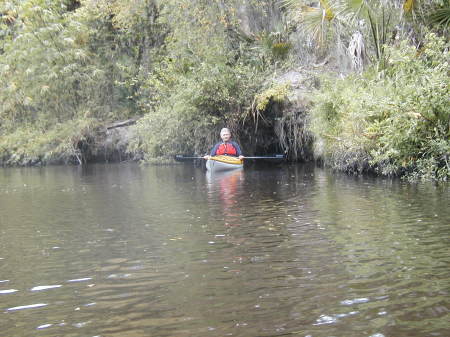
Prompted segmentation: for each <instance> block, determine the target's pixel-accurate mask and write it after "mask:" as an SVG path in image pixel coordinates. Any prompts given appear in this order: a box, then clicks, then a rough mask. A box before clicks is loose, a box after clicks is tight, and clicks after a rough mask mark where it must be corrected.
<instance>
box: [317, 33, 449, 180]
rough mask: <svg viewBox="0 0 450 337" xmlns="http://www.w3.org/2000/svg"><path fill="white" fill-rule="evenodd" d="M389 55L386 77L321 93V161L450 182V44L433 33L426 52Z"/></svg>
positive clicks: (397, 50)
mask: <svg viewBox="0 0 450 337" xmlns="http://www.w3.org/2000/svg"><path fill="white" fill-rule="evenodd" d="M386 53H387V60H388V64H387V66H386V69H385V70H384V71H383V72H381V73H379V72H376V71H369V72H367V73H365V74H364V75H362V76H358V75H352V76H349V77H347V78H345V79H342V80H336V79H334V80H329V81H328V82H327V84H326V85H324V86H323V88H322V89H321V90H320V92H319V93H318V94H317V95H316V98H315V101H316V105H315V108H314V109H313V111H312V112H311V130H312V132H313V133H314V135H315V137H316V148H315V153H316V156H317V157H319V158H321V159H323V160H324V161H325V162H327V163H328V164H330V165H331V166H333V167H335V168H339V169H343V170H350V171H352V170H356V171H364V170H368V169H372V170H375V171H377V172H379V173H381V174H383V175H398V174H406V176H407V177H409V178H410V179H414V178H426V179H437V180H447V179H448V178H449V174H450V163H449V160H450V158H449V156H450V141H449V137H450V133H449V124H450V109H449V106H448V97H449V77H448V66H449V45H448V43H446V42H445V40H444V39H443V38H438V37H437V36H436V35H434V34H429V35H428V36H427V38H426V41H425V44H424V46H423V47H422V48H420V49H416V48H414V47H411V46H408V45H407V44H406V42H404V43H401V44H400V45H398V46H396V47H389V48H387V49H386Z"/></svg>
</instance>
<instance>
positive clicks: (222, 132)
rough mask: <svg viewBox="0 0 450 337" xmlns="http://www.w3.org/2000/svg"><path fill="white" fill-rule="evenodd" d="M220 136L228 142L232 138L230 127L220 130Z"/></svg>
mask: <svg viewBox="0 0 450 337" xmlns="http://www.w3.org/2000/svg"><path fill="white" fill-rule="evenodd" d="M220 138H222V140H223V141H224V142H228V141H229V140H230V138H231V132H230V129H228V128H223V129H222V130H220Z"/></svg>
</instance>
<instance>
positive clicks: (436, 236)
mask: <svg viewBox="0 0 450 337" xmlns="http://www.w3.org/2000/svg"><path fill="white" fill-rule="evenodd" d="M449 201H450V190H449V185H444V186H435V185H433V184H430V183H427V184H418V185H410V184H407V183H403V182H401V181H398V180H387V179H380V178H372V177H350V176H346V175H340V174H336V173H330V172H328V171H326V170H323V169H320V168H315V167H312V166H302V165H299V166H282V167H266V168H258V167H249V168H246V169H245V170H244V171H237V172H232V173H227V174H222V175H214V176H210V175H208V174H206V173H205V172H204V171H202V170H201V169H200V168H195V167H194V166H192V165H189V164H187V165H181V166H167V167H165V166H164V167H140V166H138V165H137V164H117V165H92V166H86V167H47V168H21V169H17V168H14V169H0V235H1V236H0V336H5V337H6V336H8V337H12V336H104V337H106V336H117V337H118V336H120V337H132V336H133V337H134V336H180V337H187V336H195V337H197V336H199V337H202V336H243V337H253V336H303V337H306V336H308V337H322V336H324V337H325V336H342V337H352V336H367V337H369V336H371V337H383V336H384V337H402V336H405V337H406V336H408V337H413V336H421V337H423V336H450V326H449V322H450V312H449V310H450V304H449V291H450V269H449V262H450V249H449V242H450V240H449V239H450V207H449V205H450V202H449Z"/></svg>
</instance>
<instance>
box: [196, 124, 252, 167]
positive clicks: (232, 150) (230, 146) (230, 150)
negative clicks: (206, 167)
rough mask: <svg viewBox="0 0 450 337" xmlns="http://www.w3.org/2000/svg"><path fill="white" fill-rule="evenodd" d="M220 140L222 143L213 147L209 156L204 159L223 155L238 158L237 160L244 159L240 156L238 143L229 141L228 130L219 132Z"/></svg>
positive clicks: (224, 129) (229, 134) (229, 133)
mask: <svg viewBox="0 0 450 337" xmlns="http://www.w3.org/2000/svg"><path fill="white" fill-rule="evenodd" d="M220 138H222V141H221V142H219V143H217V144H216V145H214V147H213V148H212V150H211V153H210V154H209V155H206V156H204V157H203V158H205V159H210V158H211V157H213V156H219V155H225V156H233V157H239V159H241V160H242V159H244V156H243V155H242V151H241V148H240V147H239V145H238V143H236V142H234V141H232V140H230V138H231V132H230V129H228V128H223V129H222V130H220Z"/></svg>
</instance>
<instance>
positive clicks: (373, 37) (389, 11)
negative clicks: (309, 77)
mask: <svg viewBox="0 0 450 337" xmlns="http://www.w3.org/2000/svg"><path fill="white" fill-rule="evenodd" d="M449 2H450V0H439V1H436V0H317V1H307V0H281V3H282V5H283V6H284V7H285V8H286V10H287V12H288V15H289V17H290V18H291V19H292V21H293V22H295V23H296V24H297V25H298V27H299V28H300V29H302V30H303V31H304V32H305V33H306V34H308V35H309V36H310V37H311V38H312V39H313V40H314V41H315V42H316V43H317V45H318V46H321V47H327V46H330V44H329V42H331V46H334V45H335V44H336V43H342V41H345V44H346V49H347V55H348V56H349V57H350V59H351V60H352V64H353V65H354V67H355V68H356V69H360V70H361V65H362V64H363V62H364V57H365V56H369V57H372V59H373V60H374V61H376V62H377V63H378V65H379V66H381V67H384V62H385V55H384V45H385V44H389V43H391V42H392V41H393V40H394V39H395V38H396V37H397V35H398V34H401V33H402V32H401V31H400V30H401V29H402V25H401V23H402V21H405V20H406V19H407V18H408V17H413V18H418V17H422V18H426V19H427V22H428V23H429V24H433V25H437V26H440V27H442V28H443V29H447V28H448V26H449V23H450V7H449ZM428 13H431V14H428ZM405 29H406V28H405ZM327 42H328V44H327Z"/></svg>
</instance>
